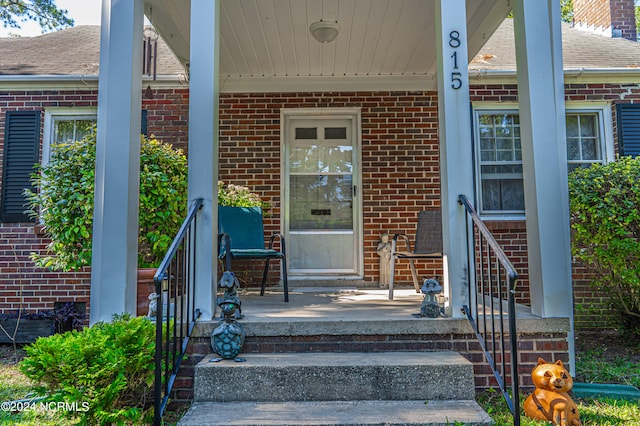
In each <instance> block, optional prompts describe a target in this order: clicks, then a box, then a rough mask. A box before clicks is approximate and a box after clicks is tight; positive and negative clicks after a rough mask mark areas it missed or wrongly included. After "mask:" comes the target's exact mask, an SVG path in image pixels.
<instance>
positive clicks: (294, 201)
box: [290, 175, 353, 230]
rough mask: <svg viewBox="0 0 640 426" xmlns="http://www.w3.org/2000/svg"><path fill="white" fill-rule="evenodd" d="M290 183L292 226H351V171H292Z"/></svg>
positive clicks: (315, 228)
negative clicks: (332, 174) (325, 173)
mask: <svg viewBox="0 0 640 426" xmlns="http://www.w3.org/2000/svg"><path fill="white" fill-rule="evenodd" d="M290 186H291V189H290V194H291V195H290V197H291V198H290V209H291V210H290V218H291V229H297V230H302V229H307V230H309V229H314V230H317V229H353V210H352V209H353V205H352V192H351V191H352V188H353V183H352V178H351V175H342V176H327V175H313V176H311V175H303V176H295V175H294V176H291V180H290Z"/></svg>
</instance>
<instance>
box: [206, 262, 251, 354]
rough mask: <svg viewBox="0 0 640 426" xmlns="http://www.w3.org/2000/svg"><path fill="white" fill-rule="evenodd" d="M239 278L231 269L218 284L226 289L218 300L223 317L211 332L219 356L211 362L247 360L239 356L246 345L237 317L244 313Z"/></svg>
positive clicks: (213, 345) (214, 347) (212, 347)
mask: <svg viewBox="0 0 640 426" xmlns="http://www.w3.org/2000/svg"><path fill="white" fill-rule="evenodd" d="M238 284H239V283H238V279H237V278H236V276H235V275H234V273H233V272H231V271H225V272H224V273H223V274H222V278H221V279H220V281H219V282H218V286H219V287H220V288H222V289H224V294H223V295H222V297H220V298H219V299H218V300H219V302H218V306H220V309H221V310H222V316H223V319H222V321H220V322H219V323H218V325H217V327H216V328H215V330H213V333H212V334H211V349H213V351H214V352H215V353H216V354H218V356H219V358H212V359H211V362H218V361H222V360H223V359H233V360H234V361H237V362H243V361H246V360H245V359H244V358H237V356H238V354H239V353H240V351H241V350H242V345H244V339H245V332H244V328H242V324H240V323H239V322H238V321H237V319H240V318H241V317H242V315H240V314H239V311H240V298H239V297H238V292H237V290H236V289H237V287H238Z"/></svg>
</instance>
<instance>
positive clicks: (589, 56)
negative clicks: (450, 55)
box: [469, 19, 640, 71]
mask: <svg viewBox="0 0 640 426" xmlns="http://www.w3.org/2000/svg"><path fill="white" fill-rule="evenodd" d="M562 56H563V65H564V69H565V70H567V69H582V68H591V69H621V68H627V69H632V68H638V67H639V66H640V43H638V42H635V41H629V40H626V39H623V38H610V37H605V36H601V35H597V34H592V33H589V32H586V31H583V30H579V29H577V28H573V27H571V25H570V24H566V23H562ZM469 68H470V69H472V70H505V71H506V70H515V69H516V49H515V37H514V34H513V19H505V20H504V22H503V23H502V24H501V25H500V26H499V27H498V29H497V30H496V32H495V33H493V35H492V36H491V38H490V39H489V40H488V41H487V43H486V44H485V45H484V46H483V47H482V49H481V50H480V52H479V53H478V54H477V55H476V56H475V58H473V60H472V61H471V63H470V64H469Z"/></svg>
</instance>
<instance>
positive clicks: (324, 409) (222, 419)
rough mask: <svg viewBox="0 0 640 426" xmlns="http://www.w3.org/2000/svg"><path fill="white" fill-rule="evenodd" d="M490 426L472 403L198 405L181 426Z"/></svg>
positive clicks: (479, 408)
mask: <svg viewBox="0 0 640 426" xmlns="http://www.w3.org/2000/svg"><path fill="white" fill-rule="evenodd" d="M453 424H465V425H488V424H493V422H492V420H491V418H490V417H489V416H488V415H487V413H485V412H484V411H483V410H482V408H481V407H480V406H479V405H478V404H476V402H475V401H473V400H455V401H452V400H449V401H298V402H196V403H194V404H193V406H192V407H191V409H190V410H189V412H188V413H187V414H186V415H185V416H184V417H183V418H182V419H181V420H180V422H179V423H178V425H179V426H196V425H198V426H201V425H220V426H227V425H235V426H238V425H243V426H248V425H296V426H297V425H300V426H303V425H314V426H319V425H327V426H328V425H359V426H360V425H378V426H380V425H453Z"/></svg>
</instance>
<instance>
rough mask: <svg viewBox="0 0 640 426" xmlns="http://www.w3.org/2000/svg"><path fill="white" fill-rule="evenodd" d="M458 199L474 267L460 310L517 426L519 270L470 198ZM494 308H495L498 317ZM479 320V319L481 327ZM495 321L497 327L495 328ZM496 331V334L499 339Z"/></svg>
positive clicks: (518, 419) (518, 423)
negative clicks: (464, 213) (506, 343)
mask: <svg viewBox="0 0 640 426" xmlns="http://www.w3.org/2000/svg"><path fill="white" fill-rule="evenodd" d="M458 202H459V203H460V204H461V205H462V206H464V208H465V211H466V215H467V220H466V232H467V239H468V241H467V260H468V264H469V265H470V266H469V271H471V269H473V270H474V271H475V279H474V280H472V279H471V278H472V275H471V273H469V274H468V293H469V303H468V304H467V305H464V306H463V310H464V313H465V315H466V316H467V319H468V320H469V322H470V323H471V326H472V327H473V331H474V332H475V334H476V337H477V338H478V342H479V343H480V346H481V347H482V352H483V353H484V356H485V357H486V359H487V362H488V363H489V366H490V367H491V370H492V372H493V375H494V376H495V378H496V380H497V382H498V386H499V387H500V391H501V392H502V396H503V397H504V399H505V401H506V402H507V406H508V407H509V410H510V411H511V414H512V415H513V424H514V426H519V425H520V391H519V380H518V343H517V336H516V303H515V289H516V280H517V279H518V274H517V272H516V270H515V269H514V267H513V265H512V264H511V262H510V261H509V259H508V258H507V256H506V254H505V253H504V251H503V250H502V248H501V247H500V245H499V244H498V242H497V241H496V240H495V238H494V237H493V235H492V234H491V231H489V229H488V228H487V226H486V225H485V224H484V222H483V221H482V219H481V218H480V216H479V215H478V213H477V212H476V211H475V209H474V208H473V206H472V205H471V203H470V202H469V199H468V198H467V197H466V196H464V195H459V196H458ZM469 219H471V221H470V220H469ZM470 224H471V226H472V230H471V232H469V231H470V229H469V226H470ZM505 302H506V304H507V321H508V327H509V332H508V333H509V347H510V352H511V353H510V356H507V348H506V347H505V331H504V304H505ZM474 308H475V309H474ZM496 310H497V312H498V318H497V319H496ZM480 322H482V327H480ZM487 322H489V323H490V325H489V326H487ZM496 322H497V326H498V330H496ZM496 335H498V336H499V341H498V339H497V336H496ZM498 356H499V359H498ZM507 358H509V360H510V362H509V369H507ZM508 379H511V395H509V392H508V390H507V389H508Z"/></svg>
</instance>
